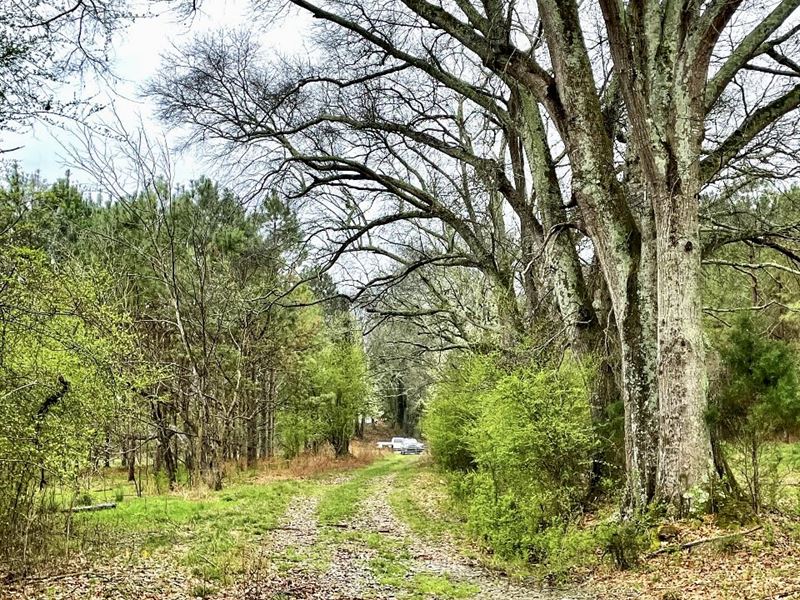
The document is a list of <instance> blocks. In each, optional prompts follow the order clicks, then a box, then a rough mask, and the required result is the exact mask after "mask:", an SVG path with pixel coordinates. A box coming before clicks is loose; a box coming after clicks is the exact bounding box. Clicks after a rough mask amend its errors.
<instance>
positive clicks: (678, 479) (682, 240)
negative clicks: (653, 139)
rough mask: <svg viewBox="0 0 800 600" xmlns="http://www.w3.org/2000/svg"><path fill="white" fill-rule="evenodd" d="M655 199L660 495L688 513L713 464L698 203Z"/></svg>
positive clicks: (690, 197) (686, 196)
mask: <svg viewBox="0 0 800 600" xmlns="http://www.w3.org/2000/svg"><path fill="white" fill-rule="evenodd" d="M659 204H660V206H659V207H657V209H656V210H657V211H658V212H657V215H658V375H659V377H658V381H659V402H660V411H659V414H660V427H659V429H660V445H659V471H658V497H659V498H660V499H661V500H663V501H665V502H668V503H670V504H673V505H675V506H676V507H677V508H678V510H679V511H680V512H685V511H686V510H687V509H691V508H692V507H691V505H690V504H691V499H690V496H691V493H692V491H693V490H694V489H695V488H696V487H697V486H699V485H702V484H704V483H705V482H706V481H707V479H708V477H709V475H710V474H711V472H712V470H713V467H712V459H711V444H710V439H709V434H708V429H707V427H706V423H705V412H706V370H705V351H704V347H703V328H702V303H701V301H702V299H701V290H700V277H701V273H700V268H701V267H700V239H699V238H700V235H699V220H698V201H697V196H696V195H695V194H693V193H691V190H685V191H684V193H683V194H682V195H676V196H672V197H671V198H670V199H669V200H666V199H665V200H664V201H662V202H661V203H659Z"/></svg>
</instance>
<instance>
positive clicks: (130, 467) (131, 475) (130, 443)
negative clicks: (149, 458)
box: [125, 437, 136, 481]
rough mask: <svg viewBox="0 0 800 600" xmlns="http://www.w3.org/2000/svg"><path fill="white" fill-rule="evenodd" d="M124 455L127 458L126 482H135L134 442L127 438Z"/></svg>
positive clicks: (132, 439) (131, 438)
mask: <svg viewBox="0 0 800 600" xmlns="http://www.w3.org/2000/svg"><path fill="white" fill-rule="evenodd" d="M125 454H126V455H127V456H128V481H136V440H135V439H134V438H133V437H129V438H128V448H127V451H126V452H125Z"/></svg>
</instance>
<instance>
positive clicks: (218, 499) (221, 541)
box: [76, 481, 313, 581]
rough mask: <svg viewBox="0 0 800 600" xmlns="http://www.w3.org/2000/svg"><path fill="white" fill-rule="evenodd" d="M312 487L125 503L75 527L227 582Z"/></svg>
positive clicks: (242, 489) (286, 484)
mask: <svg viewBox="0 0 800 600" xmlns="http://www.w3.org/2000/svg"><path fill="white" fill-rule="evenodd" d="M311 487H313V484H309V483H306V482H299V481H280V482H274V483H269V484H265V485H245V484H240V485H234V486H231V487H229V488H226V489H224V490H222V491H220V492H214V493H209V494H208V495H207V496H203V497H200V498H192V497H181V496H178V495H163V496H156V497H149V498H148V497H142V498H133V499H126V500H125V501H124V502H122V503H121V504H118V505H117V508H116V509H114V510H109V511H101V512H96V513H86V514H85V515H81V516H80V517H78V518H77V519H76V522H77V524H78V526H79V527H82V528H84V529H93V528H96V529H99V530H101V531H103V532H104V533H105V534H106V536H107V537H109V538H111V539H118V540H119V541H120V542H121V543H122V544H124V545H126V546H127V547H129V548H130V547H131V546H132V547H133V549H134V550H135V551H136V552H139V553H140V554H141V555H143V556H147V555H149V554H152V553H155V552H165V553H167V554H169V555H171V556H173V557H175V558H177V560H178V561H179V562H180V563H182V564H184V565H186V566H188V567H189V568H190V569H191V570H192V572H193V574H195V575H197V576H199V577H203V578H204V579H206V580H222V581H227V580H228V579H229V577H230V576H232V575H235V574H238V573H241V572H242V571H243V569H244V568H245V565H246V556H245V555H246V554H247V552H246V551H247V549H248V547H250V546H251V545H252V544H254V543H257V541H258V540H259V539H260V538H261V537H262V536H264V535H265V534H267V533H268V532H269V531H270V530H271V529H272V528H274V527H275V526H276V525H277V524H278V522H279V520H280V518H281V517H282V515H283V514H284V513H285V511H286V508H287V506H288V504H289V501H290V500H291V498H292V497H293V496H294V495H296V494H298V493H301V492H306V491H308V489H309V488H311Z"/></svg>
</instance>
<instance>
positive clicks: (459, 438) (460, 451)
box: [422, 356, 500, 473]
mask: <svg viewBox="0 0 800 600" xmlns="http://www.w3.org/2000/svg"><path fill="white" fill-rule="evenodd" d="M499 376H500V372H499V370H498V369H497V367H496V366H495V364H494V359H493V357H487V356H473V357H470V358H468V359H467V360H465V361H463V362H461V361H456V362H454V363H453V364H452V365H450V367H449V368H448V369H447V371H446V372H445V374H444V376H443V377H442V379H441V381H440V382H439V383H438V384H437V385H436V387H435V388H434V391H433V393H432V394H431V397H430V398H429V399H428V402H427V404H426V408H425V413H424V414H423V416H422V431H423V434H424V436H425V438H426V440H427V442H428V447H429V449H430V453H431V455H432V456H433V458H434V460H435V461H436V463H437V464H438V465H439V466H441V467H442V468H443V469H445V470H447V471H457V472H463V473H466V472H467V471H470V470H472V469H474V468H475V466H476V465H475V456H474V454H473V450H472V449H471V448H470V444H469V438H470V436H471V435H472V432H473V431H474V430H475V428H476V425H477V420H478V417H479V415H480V411H481V402H482V400H481V397H482V396H483V395H484V394H486V393H487V392H489V391H491V390H492V388H493V387H494V385H495V383H496V381H497V379H498V378H499Z"/></svg>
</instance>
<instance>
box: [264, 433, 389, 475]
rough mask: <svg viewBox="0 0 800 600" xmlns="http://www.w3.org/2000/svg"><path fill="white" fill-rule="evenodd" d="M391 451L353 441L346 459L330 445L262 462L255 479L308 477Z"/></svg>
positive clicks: (369, 460)
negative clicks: (290, 456) (298, 454)
mask: <svg viewBox="0 0 800 600" xmlns="http://www.w3.org/2000/svg"><path fill="white" fill-rule="evenodd" d="M387 453H390V451H387V450H378V449H377V448H376V447H375V444H373V443H372V442H362V441H358V440H355V441H353V442H352V443H351V444H350V455H348V456H345V457H342V458H336V456H335V455H334V453H333V449H332V448H330V447H329V446H328V447H325V448H324V449H322V450H321V451H319V452H317V453H310V452H307V453H304V454H301V455H300V456H297V457H295V458H293V459H291V460H285V459H279V458H274V459H272V460H270V461H261V462H260V463H259V464H258V465H257V467H256V469H255V476H254V478H253V481H255V482H264V481H275V480H280V479H308V478H314V477H320V476H322V475H327V474H333V473H341V472H345V471H350V470H353V469H358V468H360V467H365V466H367V465H369V464H372V463H373V462H375V461H376V460H377V459H379V458H381V457H382V456H386V454H387Z"/></svg>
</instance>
